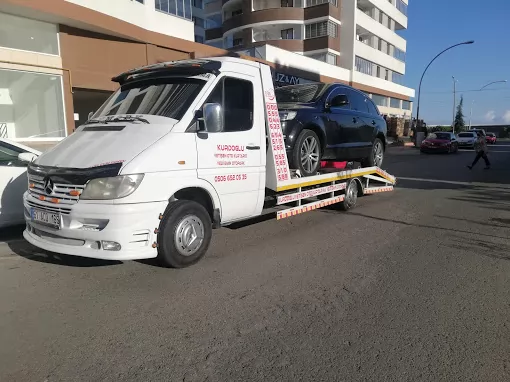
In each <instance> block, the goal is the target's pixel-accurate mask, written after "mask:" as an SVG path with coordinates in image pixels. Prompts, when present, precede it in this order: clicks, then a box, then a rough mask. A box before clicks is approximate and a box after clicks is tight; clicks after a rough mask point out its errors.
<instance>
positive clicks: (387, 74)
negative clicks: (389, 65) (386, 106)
mask: <svg viewBox="0 0 510 382" xmlns="http://www.w3.org/2000/svg"><path fill="white" fill-rule="evenodd" d="M384 79H385V80H386V81H389V79H390V71H389V70H388V69H385V71H384Z"/></svg>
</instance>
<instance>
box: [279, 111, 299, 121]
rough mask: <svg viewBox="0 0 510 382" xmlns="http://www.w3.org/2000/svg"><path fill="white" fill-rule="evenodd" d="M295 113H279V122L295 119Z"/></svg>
mask: <svg viewBox="0 0 510 382" xmlns="http://www.w3.org/2000/svg"><path fill="white" fill-rule="evenodd" d="M296 115H297V111H284V112H281V113H280V121H282V122H285V121H291V120H293V119H294V118H296Z"/></svg>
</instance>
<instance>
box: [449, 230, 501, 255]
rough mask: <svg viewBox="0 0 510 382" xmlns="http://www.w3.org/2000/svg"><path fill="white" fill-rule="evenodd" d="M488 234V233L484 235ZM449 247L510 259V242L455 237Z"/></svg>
mask: <svg viewBox="0 0 510 382" xmlns="http://www.w3.org/2000/svg"><path fill="white" fill-rule="evenodd" d="M484 236H486V235H484ZM451 241H452V243H451V244H448V246H449V247H451V248H454V249H456V250H459V249H461V250H463V251H467V252H476V253H477V254H480V255H482V256H486V257H490V258H491V259H497V260H510V244H504V243H493V242H490V241H488V240H484V239H482V238H479V237H476V238H469V237H460V236H459V237H453V238H451Z"/></svg>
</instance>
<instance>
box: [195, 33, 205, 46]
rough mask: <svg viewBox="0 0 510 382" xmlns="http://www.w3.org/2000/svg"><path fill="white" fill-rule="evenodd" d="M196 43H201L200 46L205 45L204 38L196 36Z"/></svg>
mask: <svg viewBox="0 0 510 382" xmlns="http://www.w3.org/2000/svg"><path fill="white" fill-rule="evenodd" d="M195 42H199V43H200V44H203V43H204V38H203V37H202V36H200V35H198V34H196V35H195Z"/></svg>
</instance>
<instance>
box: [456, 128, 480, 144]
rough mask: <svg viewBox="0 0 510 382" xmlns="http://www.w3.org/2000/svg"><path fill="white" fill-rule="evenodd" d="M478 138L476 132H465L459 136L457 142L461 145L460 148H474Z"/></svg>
mask: <svg viewBox="0 0 510 382" xmlns="http://www.w3.org/2000/svg"><path fill="white" fill-rule="evenodd" d="M477 138H478V135H477V134H476V131H474V130H469V131H464V132H462V133H459V134H457V141H458V143H459V147H467V148H474V147H475V142H476V140H477Z"/></svg>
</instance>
